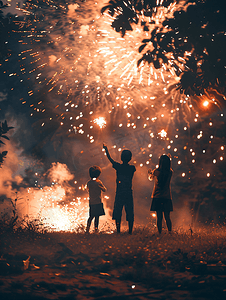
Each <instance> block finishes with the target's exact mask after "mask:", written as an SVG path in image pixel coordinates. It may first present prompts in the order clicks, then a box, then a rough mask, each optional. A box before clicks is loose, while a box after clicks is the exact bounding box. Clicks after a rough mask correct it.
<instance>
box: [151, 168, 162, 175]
mask: <svg viewBox="0 0 226 300" xmlns="http://www.w3.org/2000/svg"><path fill="white" fill-rule="evenodd" d="M152 174H153V175H154V176H158V175H159V174H160V171H159V169H154V170H153V172H152Z"/></svg>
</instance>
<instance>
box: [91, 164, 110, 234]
mask: <svg viewBox="0 0 226 300" xmlns="http://www.w3.org/2000/svg"><path fill="white" fill-rule="evenodd" d="M100 174H101V168H100V167H98V166H93V167H91V168H89V175H90V177H91V180H90V181H88V182H87V189H88V192H89V218H88V220H87V228H86V232H87V233H89V230H90V225H91V222H92V220H93V218H95V220H94V226H95V231H96V232H97V231H98V225H99V216H103V215H105V212H104V207H103V203H102V201H101V191H103V192H106V190H107V189H106V187H105V186H104V185H103V183H102V182H101V181H100V180H99V179H98V177H99V176H100Z"/></svg>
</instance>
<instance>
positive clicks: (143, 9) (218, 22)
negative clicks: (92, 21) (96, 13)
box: [102, 0, 226, 96]
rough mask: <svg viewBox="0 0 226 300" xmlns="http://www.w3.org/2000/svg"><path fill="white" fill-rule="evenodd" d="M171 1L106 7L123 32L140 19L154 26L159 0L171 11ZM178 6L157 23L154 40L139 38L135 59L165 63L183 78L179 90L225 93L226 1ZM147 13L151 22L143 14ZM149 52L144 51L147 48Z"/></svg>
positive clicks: (137, 0) (131, 0)
mask: <svg viewBox="0 0 226 300" xmlns="http://www.w3.org/2000/svg"><path fill="white" fill-rule="evenodd" d="M173 2H175V1H171V0H157V1H155V0H146V1H145V0H143V1H141V0H125V1H121V0H111V1H109V3H108V5H107V6H105V7H103V8H102V13H103V12H105V11H106V10H107V11H108V13H109V14H110V15H111V16H115V15H116V18H115V20H114V21H113V22H112V27H113V28H114V29H115V30H116V31H117V32H120V33H121V35H122V36H124V35H125V33H126V31H128V30H133V26H135V25H137V24H138V23H139V22H140V25H141V26H142V27H143V30H144V31H150V26H151V25H153V24H155V20H154V18H151V17H153V16H154V14H155V12H156V11H157V7H159V5H160V4H161V5H162V6H164V7H165V8H168V10H169V9H170V7H171V6H172V3H173ZM177 4H178V5H177V6H178V9H177V10H176V11H175V12H174V14H173V16H171V17H167V18H166V19H165V20H164V21H163V22H162V24H160V25H157V24H155V26H154V27H155V28H154V29H153V28H152V31H151V32H150V38H147V39H144V40H142V41H141V45H140V47H139V52H140V53H141V54H142V57H141V58H140V59H139V61H138V62H137V64H138V66H139V65H140V64H141V62H145V63H148V64H151V65H153V66H154V67H155V68H156V69H159V68H161V67H162V66H163V65H165V66H166V67H167V68H171V69H172V70H173V71H174V72H175V74H176V75H177V76H179V77H180V82H179V83H178V85H177V89H179V90H180V91H181V93H183V92H184V93H185V94H186V95H187V94H188V95H200V94H204V93H206V92H208V91H211V90H215V91H216V92H217V93H219V94H221V95H223V96H225V94H226V89H225V86H226V85H225V84H226V55H225V50H224V49H226V18H225V15H226V5H225V1H224V0H218V1H212V0H193V1H191V0H184V1H183V0H177ZM142 14H143V15H144V16H145V17H149V19H150V20H151V21H149V22H147V21H144V20H142V19H144V18H141V15H142ZM145 50H146V51H145Z"/></svg>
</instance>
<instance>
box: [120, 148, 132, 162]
mask: <svg viewBox="0 0 226 300" xmlns="http://www.w3.org/2000/svg"><path fill="white" fill-rule="evenodd" d="M131 158H132V152H131V151H130V150H123V151H122V154H121V161H122V162H124V163H128V162H129V161H130V160H131Z"/></svg>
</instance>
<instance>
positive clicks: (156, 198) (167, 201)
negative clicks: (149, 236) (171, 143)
mask: <svg viewBox="0 0 226 300" xmlns="http://www.w3.org/2000/svg"><path fill="white" fill-rule="evenodd" d="M172 174H173V170H172V169H171V161H170V158H169V157H168V156H167V155H162V156H161V157H160V159H159V167H158V168H156V169H154V170H153V171H152V170H151V169H149V170H148V179H149V180H151V181H152V180H153V179H154V180H155V183H154V189H153V192H152V196H151V198H152V203H151V209H150V210H151V211H156V215H157V227H158V231H159V233H161V232H162V218H163V214H164V218H165V220H166V225H167V228H168V230H169V231H171V230H172V222H171V220H170V212H171V211H173V204H172V196H171V189H170V181H171V177H172Z"/></svg>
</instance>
